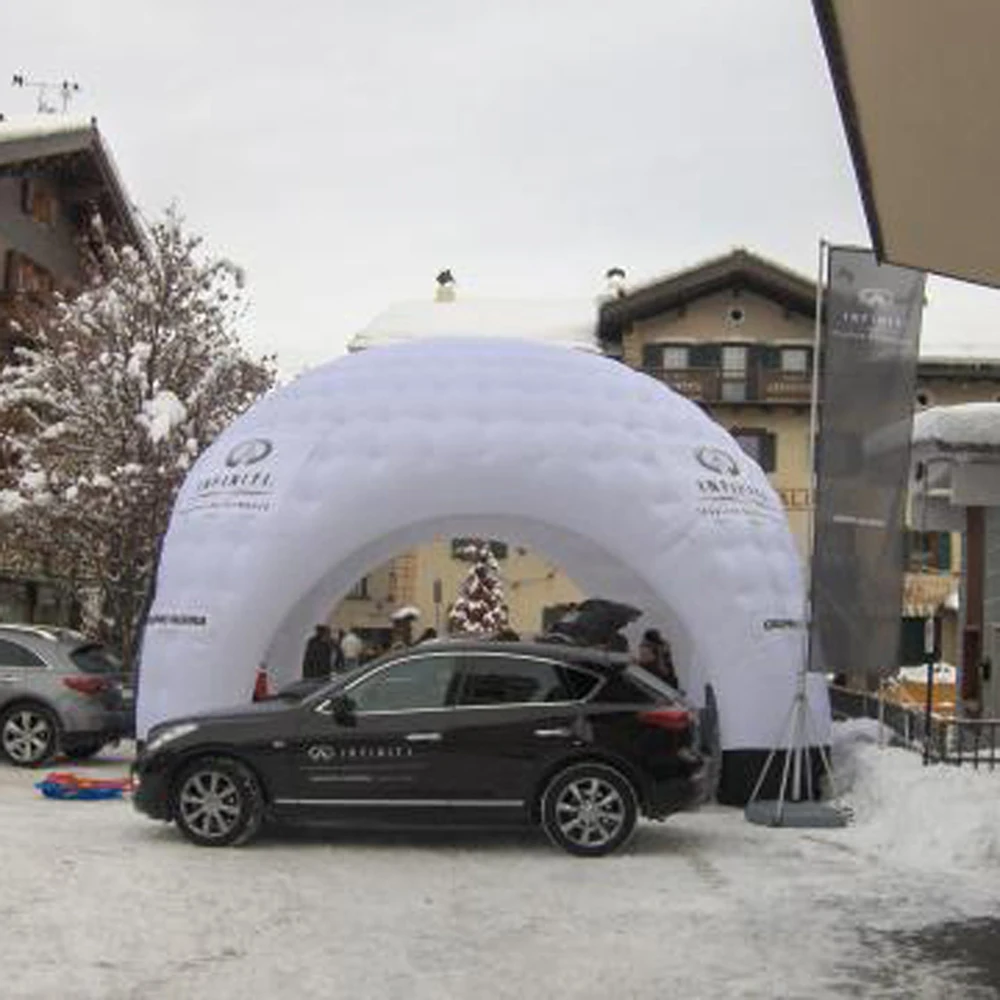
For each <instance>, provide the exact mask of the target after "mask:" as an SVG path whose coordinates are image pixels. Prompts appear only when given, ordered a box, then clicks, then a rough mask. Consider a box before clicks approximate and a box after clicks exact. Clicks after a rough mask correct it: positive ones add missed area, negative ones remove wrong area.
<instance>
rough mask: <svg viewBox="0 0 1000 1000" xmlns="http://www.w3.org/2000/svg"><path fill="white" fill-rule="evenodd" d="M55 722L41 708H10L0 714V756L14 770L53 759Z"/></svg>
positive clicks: (56, 723) (56, 733) (47, 712)
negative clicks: (11, 765)
mask: <svg viewBox="0 0 1000 1000" xmlns="http://www.w3.org/2000/svg"><path fill="white" fill-rule="evenodd" d="M58 746H59V721H58V719H56V717H55V714H54V713H53V712H51V711H50V710H49V709H47V708H45V707H44V706H43V705H33V704H30V703H22V704H20V705H12V706H11V707H10V708H8V709H7V710H6V711H5V712H4V713H3V714H2V715H0V755H2V756H4V757H6V758H7V760H9V761H10V762H11V763H12V764H15V765H16V766H17V767H38V766H39V765H41V764H44V763H46V761H48V760H50V759H51V758H52V757H54V756H55V753H56V750H57V748H58Z"/></svg>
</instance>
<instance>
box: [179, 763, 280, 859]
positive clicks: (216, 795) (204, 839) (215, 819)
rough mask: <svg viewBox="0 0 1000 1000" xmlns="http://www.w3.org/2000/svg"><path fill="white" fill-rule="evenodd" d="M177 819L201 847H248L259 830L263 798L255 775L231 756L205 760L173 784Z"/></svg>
mask: <svg viewBox="0 0 1000 1000" xmlns="http://www.w3.org/2000/svg"><path fill="white" fill-rule="evenodd" d="M173 813H174V819H175V820H176V821H177V826H178V827H179V828H180V831H181V833H183V834H184V836H185V837H187V839H188V840H190V841H191V842H192V843H194V844H198V845H199V846H200V847H229V846H238V845H240V844H245V843H246V842H247V841H248V840H250V838H251V837H253V836H254V834H255V833H256V832H257V831H258V830H259V829H260V824H261V821H262V820H263V818H264V795H263V792H262V791H261V787H260V782H259V781H258V780H257V777H256V775H254V773H253V772H252V771H251V770H250V769H249V768H248V767H247V766H246V765H245V764H242V763H240V761H238V760H234V759H233V758H232V757H202V758H201V759H200V760H196V761H194V762H193V763H192V764H189V765H188V766H187V767H185V768H184V770H183V771H182V772H181V774H180V776H179V777H178V779H177V781H176V783H175V785H174V800H173Z"/></svg>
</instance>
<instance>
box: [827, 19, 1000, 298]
mask: <svg viewBox="0 0 1000 1000" xmlns="http://www.w3.org/2000/svg"><path fill="white" fill-rule="evenodd" d="M813 7H814V9H815V11H816V17H817V20H818V21H819V27H820V33H821V34H822V37H823V44H824V46H825V48H826V55H827V60H828V63H829V66H830V73H831V75H832V77H833V84H834V88H835V90H836V94H837V100H838V102H839V104H840V113H841V117H842V118H843V122H844V127H845V129H846V132H847V139H848V143H849V145H850V150H851V156H852V158H853V160H854V169H855V172H856V174H857V178H858V184H859V186H860V188H861V197H862V200H863V202H864V209H865V214H866V215H867V218H868V226H869V229H870V231H871V238H872V242H873V245H874V247H875V252H876V254H877V255H878V257H879V259H880V260H884V261H887V262H890V263H893V264H899V265H903V266H907V267H914V268H918V269H921V270H926V271H934V272H936V273H938V274H943V275H948V276H951V277H955V278H961V279H964V280H966V281H973V282H977V283H980V284H986V285H993V286H1000V240H998V239H997V233H998V231H1000V197H998V194H997V177H1000V102H998V101H997V99H996V95H997V94H998V93H1000V59H998V58H997V49H996V42H997V39H998V38H1000V3H994V2H991V0H949V2H948V3H943V2H942V0H878V2H873V0H813Z"/></svg>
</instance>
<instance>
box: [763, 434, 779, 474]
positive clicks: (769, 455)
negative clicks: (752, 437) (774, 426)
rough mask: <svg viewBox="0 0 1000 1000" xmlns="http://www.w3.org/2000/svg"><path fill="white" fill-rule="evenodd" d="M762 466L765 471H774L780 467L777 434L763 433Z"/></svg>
mask: <svg viewBox="0 0 1000 1000" xmlns="http://www.w3.org/2000/svg"><path fill="white" fill-rule="evenodd" d="M760 467H761V468H762V469H763V470H764V471H765V472H774V471H775V470H776V469H777V468H778V436H777V435H776V434H762V435H761V439H760Z"/></svg>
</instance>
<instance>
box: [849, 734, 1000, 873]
mask: <svg viewBox="0 0 1000 1000" xmlns="http://www.w3.org/2000/svg"><path fill="white" fill-rule="evenodd" d="M877 741H878V723H877V722H876V721H875V720H873V719H856V720H852V721H851V722H850V723H846V724H845V723H838V724H836V725H835V726H834V759H835V761H836V771H837V775H838V778H839V779H840V780H841V782H843V781H844V780H845V779H846V782H847V785H848V787H847V790H846V793H845V794H844V796H843V798H844V802H845V803H846V804H847V805H849V806H850V807H851V808H852V809H853V811H854V819H855V822H854V825H853V826H852V827H850V828H849V830H848V831H846V832H845V833H846V835H847V836H849V837H850V839H851V841H852V843H853V844H854V845H855V846H856V847H858V848H860V849H862V850H865V851H867V852H869V853H871V854H873V855H876V856H879V857H881V858H884V859H885V860H886V861H892V862H895V863H897V864H902V865H906V866H913V867H917V868H920V869H922V870H924V871H928V872H930V871H948V870H951V869H954V868H972V869H977V868H983V867H989V868H995V867H996V866H997V865H998V864H1000V772H990V771H988V770H979V771H974V770H972V768H970V767H954V766H951V765H945V764H933V765H930V766H928V767H925V766H924V765H923V763H922V761H921V758H920V755H919V754H916V753H913V752H912V751H910V750H903V749H897V748H893V747H884V748H879V747H878V746H877V745H876V743H877ZM841 787H842V788H843V784H841Z"/></svg>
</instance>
